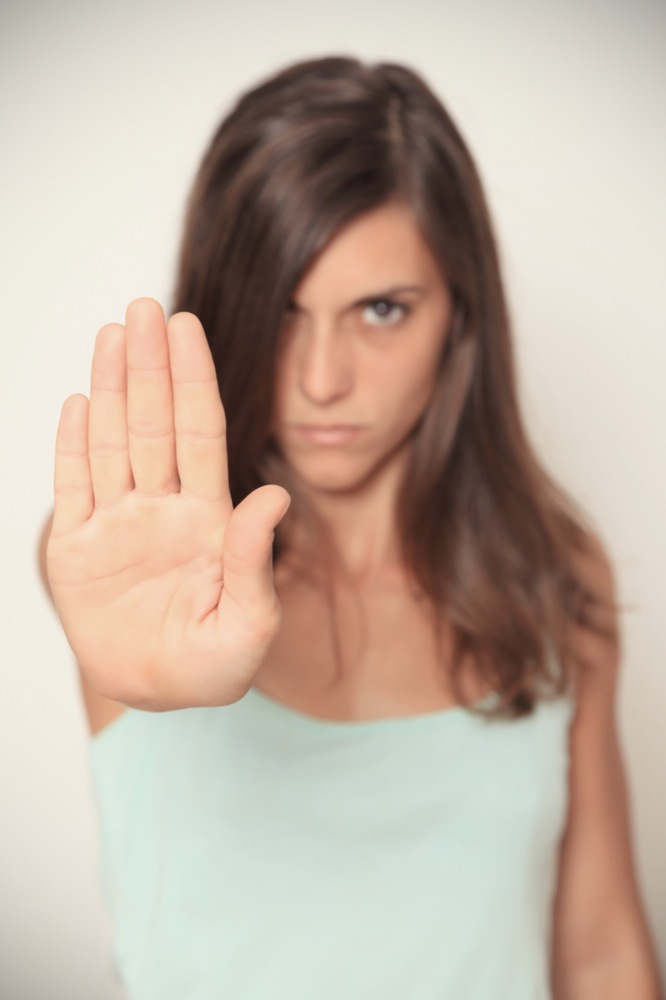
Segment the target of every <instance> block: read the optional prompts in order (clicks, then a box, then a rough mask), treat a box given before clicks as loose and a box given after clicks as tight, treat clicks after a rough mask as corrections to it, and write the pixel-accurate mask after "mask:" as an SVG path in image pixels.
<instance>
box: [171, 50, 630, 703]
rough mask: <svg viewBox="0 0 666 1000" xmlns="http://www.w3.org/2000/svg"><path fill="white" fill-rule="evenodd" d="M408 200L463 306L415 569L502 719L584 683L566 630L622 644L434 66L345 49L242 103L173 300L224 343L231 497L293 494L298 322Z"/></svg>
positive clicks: (412, 547) (407, 526)
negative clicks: (575, 678) (350, 229)
mask: <svg viewBox="0 0 666 1000" xmlns="http://www.w3.org/2000/svg"><path fill="white" fill-rule="evenodd" d="M395 199H399V200H401V201H402V202H404V203H406V204H407V205H408V206H409V207H410V208H411V210H412V213H413V215H414V217H415V219H416V220H417V223H418V225H419V226H420V229H421V232H422V234H423V236H424V238H425V240H426V242H427V243H428V245H429V247H430V249H431V251H432V253H433V254H434V256H435V258H436V259H437V260H438V262H439V263H440V265H441V268H442V274H443V276H445V280H446V281H447V283H448V286H449V288H450V290H451V292H452V294H453V300H454V304H455V308H454V314H453V317H454V318H453V322H452V325H451V328H450V330H449V334H448V336H447V338H446V340H445V344H444V349H443V353H442V357H441V361H440V367H439V378H438V382H437V385H436V388H435V391H434V394H433V397H432V400H431V402H430V404H429V407H428V409H427V410H426V412H425V414H424V416H423V418H422V420H421V421H420V423H419V426H418V427H417V428H416V430H415V432H414V436H413V442H412V448H411V456H410V467H409V472H408V474H407V476H406V477H405V481H404V484H403V487H402V492H401V494H400V497H399V502H398V527H399V532H400V538H401V542H402V553H403V559H404V564H405V566H406V568H407V569H408V571H409V572H410V573H411V574H412V576H413V578H414V579H415V580H416V581H417V582H418V584H419V585H420V587H421V588H422V589H423V591H424V592H425V593H426V594H427V595H428V597H429V598H430V599H431V600H432V602H433V604H434V606H435V608H437V609H438V611H439V612H441V616H442V618H443V616H444V615H445V616H446V619H447V621H448V623H449V625H450V627H451V628H452V631H453V636H454V640H455V641H454V654H455V655H454V661H453V663H452V664H450V670H451V680H452V684H453V688H454V691H455V692H456V693H457V695H458V697H459V698H460V697H461V690H460V687H459V682H460V677H459V674H460V664H461V662H462V659H463V656H464V655H465V654H472V656H473V661H474V664H475V669H476V672H477V675H478V677H479V678H480V679H481V680H483V681H485V682H486V683H487V684H488V685H489V686H490V687H492V688H493V689H494V690H496V691H498V693H499V694H500V695H501V696H502V698H501V702H500V705H499V708H496V709H494V711H495V712H496V713H497V714H503V715H508V716H520V715H524V714H528V713H529V712H531V711H532V709H533V706H534V704H535V701H536V700H537V698H538V697H553V696H557V695H559V694H562V693H564V692H565V691H566V690H567V688H568V687H569V683H570V680H571V676H570V671H571V667H570V666H565V664H569V663H570V661H571V655H572V651H571V650H570V649H568V648H567V638H566V636H567V626H568V625H570V624H571V623H576V624H577V625H582V626H583V627H584V628H588V629H591V630H593V631H595V632H596V633H598V634H601V635H603V636H604V637H605V638H607V639H608V640H609V641H611V642H614V641H615V640H616V637H615V635H614V632H613V630H612V629H610V630H605V629H604V626H603V625H602V624H601V623H600V621H601V618H600V617H599V615H598V611H599V608H600V607H601V605H602V603H603V602H602V600H601V597H600V596H599V595H595V594H594V593H592V592H591V591H590V590H589V588H588V586H587V585H586V583H585V581H584V580H583V579H582V578H581V577H580V574H579V573H578V572H577V571H576V569H575V565H576V555H577V553H578V554H580V553H585V552H586V551H590V539H591V537H592V532H591V530H590V529H589V527H586V526H585V517H584V515H583V513H582V512H581V510H580V509H579V508H578V507H577V506H576V505H575V504H574V502H573V500H572V499H571V498H570V497H569V496H568V495H567V494H565V493H564V492H563V491H562V490H561V489H560V488H559V487H558V486H557V485H556V484H555V482H554V481H553V479H552V478H551V477H550V476H549V475H548V474H547V472H546V471H545V470H544V469H543V467H542V466H541V465H540V463H539V461H538V460H537V458H536V456H535V453H534V451H533V449H532V447H531V445H530V443H529V441H528V438H527V435H526V432H525V429H524V426H523V423H522V420H521V416H520V412H519V406H518V401H517V392H516V376H515V370H514V360H513V350H512V345H511V339H510V331H509V320H508V316H507V308H506V302H505V297H504V292H503V288H502V281H501V276H500V267H499V262H498V256H497V250H496V246H495V240H494V236H493V231H492V225H491V221H490V217H489V213H488V209H487V206H486V201H485V198H484V194H483V190H482V187H481V182H480V180H479V176H478V173H477V170H476V167H475V165H474V162H473V160H472V157H471V155H470V153H469V151H468V149H467V147H466V145H465V143H464V141H463V139H462V137H461V135H460V133H459V132H458V130H457V128H456V126H455V124H454V123H453V121H452V120H451V118H450V116H449V114H448V113H447V111H446V110H445V109H444V107H443V106H442V104H441V103H440V101H439V100H438V99H437V98H436V97H435V95H434V94H433V93H432V92H431V90H430V89H429V88H428V86H427V85H426V84H425V83H424V81H423V80H422V79H421V78H420V77H419V76H418V74H416V73H415V72H414V71H412V70H410V69H408V68H406V67H403V66H399V65H394V64H388V63H381V64H377V65H372V66H369V65H365V64H363V63H361V62H360V61H358V60H356V59H350V58H342V57H328V58H323V59H316V60H311V61H307V62H302V63H299V64H297V65H294V66H291V67H288V68H287V69H285V70H283V71H281V72H279V73H277V74H276V75H274V76H273V77H271V78H270V79H268V80H266V81H264V82H263V83H261V84H260V85H259V86H258V87H256V88H255V89H253V90H252V91H250V92H248V93H246V94H245V95H244V96H242V97H241V98H240V100H239V101H238V102H237V104H236V106H235V107H234V108H233V110H232V111H231V113H230V114H229V115H228V116H227V117H226V118H225V120H224V121H223V122H222V124H221V125H220V127H219V129H218V130H217V132H216V134H215V135H214V137H213V140H212V142H211V144H210V147H209V149H208V151H207V153H206V155H205V157H204V160H203V162H202V165H201V168H200V171H199V174H198V176H197V179H196V182H195V185H194V188H193V191H192V194H191V197H190V200H189V206H188V213H187V218H186V225H185V232H184V238H183V242H182V249H181V256H180V265H179V273H178V282H177V289H176V295H175V302H174V309H175V310H188V311H191V312H194V313H195V314H196V315H197V316H198V317H199V318H200V320H201V322H202V323H203V326H204V329H205V330H206V335H207V337H208V340H209V343H210V346H211V350H212V353H213V357H214V359H215V364H216V368H217V375H218V381H219V385H220V392H221V396H222V399H223V402H224V406H225V411H226V414H227V422H228V451H229V474H230V488H231V493H232V499H233V502H234V504H236V503H238V502H239V501H240V500H241V499H242V498H243V497H244V496H246V495H247V494H248V493H249V492H250V491H251V490H253V489H255V488H256V487H257V486H260V485H262V484H264V483H266V482H276V483H280V484H281V485H284V486H286V487H287V489H289V491H290V492H291V493H292V496H293V494H294V492H296V493H297V489H296V487H295V484H293V483H292V482H291V481H290V477H289V469H288V468H286V466H285V463H284V462H283V461H281V458H280V455H279V452H278V451H277V449H276V447H275V445H274V442H273V441H272V440H271V435H270V422H271V413H272V404H273V389H274V377H275V369H276V363H277V349H278V341H279V331H280V326H281V320H282V316H283V314H284V311H285V308H286V307H287V304H288V302H289V300H290V297H291V294H292V292H293V290H294V288H295V287H296V285H297V284H298V282H299V279H300V278H301V276H302V275H303V274H304V273H305V271H306V270H307V268H308V265H309V264H310V263H311V261H312V260H313V258H314V257H315V255H316V254H317V253H318V252H319V251H320V250H322V249H323V247H324V246H325V245H326V244H327V243H328V241H329V240H330V239H331V238H332V237H333V236H334V235H335V234H336V233H337V232H338V231H339V229H340V228H341V227H342V226H343V225H344V224H345V223H347V222H349V221H351V220H352V219H354V218H355V217H356V216H358V215H360V214H361V213H363V212H366V211H368V210H370V209H372V208H375V207H378V206H380V205H382V204H384V203H386V202H388V201H390V200H395ZM299 511H300V513H301V515H305V514H306V513H307V512H305V511H303V510H302V508H300V507H299V504H298V497H296V502H292V510H290V512H289V514H288V515H287V518H285V523H287V521H288V518H289V517H290V516H292V514H294V513H298V512H299ZM282 527H283V526H282V525H280V527H279V528H278V531H277V533H276V542H275V558H276V559H278V558H279V557H280V554H281V544H282V538H283V535H282ZM553 653H555V654H556V656H555V657H553V655H552V654H553ZM554 661H555V664H558V665H559V666H557V668H556V669H553V667H554ZM578 665H580V666H582V665H584V664H578Z"/></svg>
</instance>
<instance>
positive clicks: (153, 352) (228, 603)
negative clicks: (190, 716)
mask: <svg viewBox="0 0 666 1000" xmlns="http://www.w3.org/2000/svg"><path fill="white" fill-rule="evenodd" d="M225 431H226V421H225V414H224V409H223V407H222V402H221V400H220V394H219V390H218V384H217V378H216V374H215V367H214V364H213V359H212V356H211V353H210V350H209V347H208V343H207V341H206V337H205V334H204V331H203V329H202V327H201V324H200V323H199V321H198V320H197V319H196V317H195V316H193V315H191V314H190V313H178V314H176V315H174V316H172V317H171V318H170V320H169V322H168V324H167V323H165V319H164V314H163V312H162V309H161V307H160V306H159V305H158V303H157V302H155V301H154V300H152V299H137V300H136V301H134V302H132V303H131V304H130V306H129V307H128V310H127V315H126V325H125V326H121V325H120V324H110V325H108V326H105V327H103V328H102V329H101V330H100V332H99V334H98V335H97V340H96V343H95V351H94V356H93V364H92V376H91V386H90V400H88V399H87V398H86V397H85V396H83V395H78V394H76V395H73V396H70V397H68V399H66V400H65V403H64V405H63V408H62V414H61V418H60V423H59V426H58V434H57V441H56V462H55V507H54V517H53V526H52V529H51V534H50V537H49V541H48V545H47V550H46V555H47V570H48V576H49V583H50V585H51V591H52V594H53V599H54V602H55V605H56V608H57V611H58V614H59V616H60V619H61V621H62V624H63V628H64V630H65V633H66V635H67V638H68V640H69V643H70V645H71V647H72V649H73V651H74V653H75V655H76V657H77V659H78V661H79V663H80V664H81V667H82V669H83V672H84V674H85V675H86V677H87V679H88V680H89V682H90V683H91V684H92V686H93V687H94V688H96V690H97V691H99V693H100V694H103V695H106V696H107V697H110V698H114V699H116V700H118V701H122V702H123V703H124V704H127V705H133V706H135V707H139V708H151V709H166V708H178V707H186V706H193V705H218V704H228V703H230V702H232V701H235V700H237V699H238V698H240V697H242V695H243V694H244V693H245V691H246V690H247V689H248V688H249V687H250V686H251V684H252V679H253V677H254V675H255V674H256V672H257V670H258V669H259V666H260V664H261V661H262V659H263V658H264V656H265V654H266V652H267V650H268V647H269V645H270V643H271V641H272V639H273V638H274V636H275V633H276V632H277V630H278V628H279V624H280V605H279V602H278V599H277V596H276V594H275V590H274V587H273V568H272V541H273V531H274V529H275V527H276V525H277V523H278V522H279V521H280V519H281V517H282V515H283V514H284V512H285V510H286V508H287V505H288V502H289V496H288V494H287V493H286V491H285V490H283V489H282V488H281V487H279V486H262V487H261V488H260V489H257V490H255V491H254V492H253V493H251V494H250V495H249V496H248V497H246V498H245V499H244V500H243V501H242V503H240V504H239V505H238V506H237V507H236V508H235V509H234V508H233V505H232V502H231V496H230V493H229V482H228V471H227V451H226V433H225Z"/></svg>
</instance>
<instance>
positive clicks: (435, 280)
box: [273, 202, 452, 492]
mask: <svg viewBox="0 0 666 1000" xmlns="http://www.w3.org/2000/svg"><path fill="white" fill-rule="evenodd" d="M451 310H452V301H451V294H450V292H449V289H448V287H447V285H446V282H445V280H444V278H443V276H442V274H441V270H440V268H439V266H438V264H437V262H436V260H435V258H434V257H433V255H432V253H431V251H430V249H429V247H428V246H427V244H426V243H425V240H424V238H423V236H422V235H421V232H420V230H419V228H418V227H417V225H416V223H415V221H414V219H413V217H412V215H411V213H410V211H409V209H408V208H407V207H406V206H404V205H403V204H401V203H398V202H391V203H388V204H385V205H382V206H381V207H380V208H376V209H373V210H372V211H370V212H367V213H366V214H364V215H362V216H360V217H358V218H356V219H354V220H353V221H352V222H351V223H349V224H348V225H346V226H345V227H344V228H343V229H342V230H341V231H340V232H338V233H337V234H336V236H335V237H334V238H333V239H332V240H331V241H330V242H329V243H328V244H327V246H326V247H325V248H324V250H323V251H322V252H321V253H320V254H319V255H318V256H317V257H316V258H315V260H314V261H313V263H312V264H311V266H310V267H309V269H308V270H307V272H306V273H305V275H304V276H303V278H302V280H301V281H300V282H299V284H298V286H297V287H296V289H295V290H294V293H293V296H292V300H291V302H290V304H289V308H288V310H287V313H286V315H285V317H284V321H283V328H282V333H281V347H280V355H279V361H278V370H277V383H276V398H275V409H274V422H273V427H274V434H275V437H276V439H277V441H278V443H279V445H280V448H281V450H282V452H283V454H284V456H285V458H286V460H287V461H288V463H289V465H290V466H291V468H292V471H293V472H294V473H295V474H296V475H297V477H299V478H300V479H301V480H302V481H303V483H304V484H306V485H307V487H309V488H311V489H315V490H323V491H333V492H340V491H343V492H348V491H353V490H355V489H358V488H359V487H361V486H362V485H364V483H366V482H367V481H368V479H369V477H372V476H373V475H375V474H377V473H378V472H379V471H380V470H381V469H382V468H386V466H387V463H391V462H394V461H400V460H401V456H402V458H404V454H405V450H406V449H407V448H408V447H409V439H410V436H411V435H412V433H413V431H414V429H415V427H416V425H417V424H418V422H419V420H420V418H421V416H422V415H423V412H424V410H425V409H426V407H427V405H428V402H429V400H430V398H431V395H432V392H433V388H434V385H435V380H436V372H437V367H438V362H439V358H440V355H441V352H442V348H443V345H444V340H445V337H446V333H447V330H448V327H449V323H450V318H451Z"/></svg>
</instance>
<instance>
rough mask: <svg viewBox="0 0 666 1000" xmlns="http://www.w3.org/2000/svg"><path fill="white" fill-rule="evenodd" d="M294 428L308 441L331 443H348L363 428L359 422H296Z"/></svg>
mask: <svg viewBox="0 0 666 1000" xmlns="http://www.w3.org/2000/svg"><path fill="white" fill-rule="evenodd" d="M293 428H294V430H295V431H296V432H297V433H298V434H299V435H300V436H301V437H304V438H305V439H306V440H308V441H312V442H314V443H316V444H331V445H335V444H346V443H347V442H348V441H351V440H352V439H353V438H355V437H356V436H357V435H358V434H360V433H361V431H362V430H363V427H362V426H360V425H359V424H294V425H293Z"/></svg>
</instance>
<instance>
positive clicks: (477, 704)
mask: <svg viewBox="0 0 666 1000" xmlns="http://www.w3.org/2000/svg"><path fill="white" fill-rule="evenodd" d="M248 695H250V697H251V700H253V701H254V703H255V704H256V705H257V706H260V707H263V708H264V709H266V710H267V711H269V712H271V713H272V714H273V715H274V716H276V717H280V716H281V717H282V718H284V719H285V720H291V722H292V724H296V725H301V726H304V727H308V728H310V729H313V730H314V729H317V730H319V731H320V732H345V733H358V732H365V731H378V730H380V729H381V730H389V729H397V728H402V727H414V726H419V725H425V724H429V723H433V722H440V721H441V720H443V719H445V718H446V717H448V716H451V717H452V718H456V717H457V718H468V719H478V718H479V716H477V715H475V714H474V713H473V712H472V711H470V709H472V708H476V709H478V708H489V707H490V706H491V705H493V704H495V703H496V702H498V701H499V700H500V699H499V695H498V693H497V692H496V691H490V692H489V693H488V694H486V695H483V696H482V697H481V698H477V699H476V701H474V702H472V703H471V704H470V705H469V706H467V705H451V706H450V707H449V708H441V709H435V710H434V711H431V712H418V713H417V714H416V715H395V716H387V717H383V718H379V719H323V718H320V717H319V716H316V715H310V714H309V713H307V712H302V711H301V710H300V709H297V708H293V707H292V706H291V705H285V704H284V702H282V701H278V699H277V698H274V697H273V696H272V695H269V694H266V692H264V691H260V690H259V689H258V688H256V687H250V688H249V689H248V691H247V693H246V694H245V695H244V696H243V698H242V699H241V701H245V699H246V698H247V697H248Z"/></svg>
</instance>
